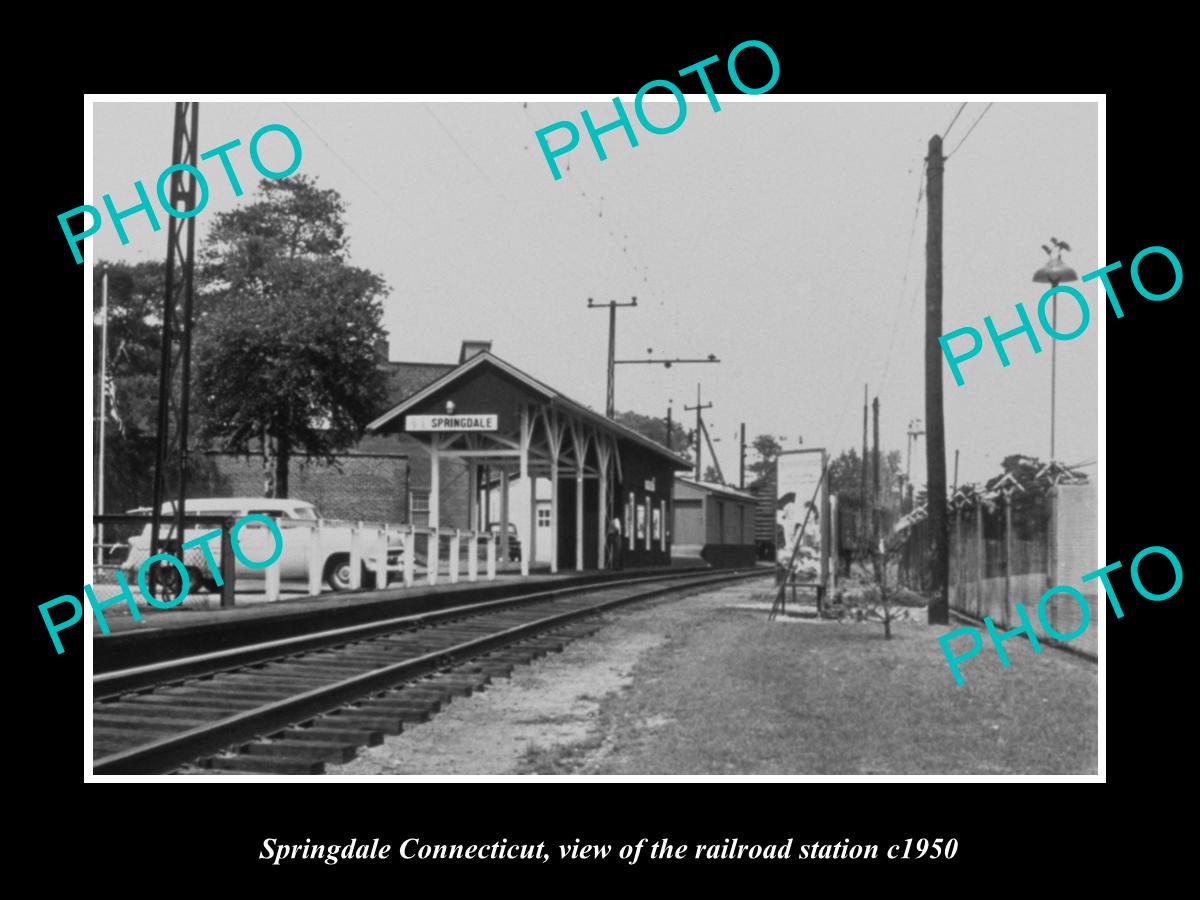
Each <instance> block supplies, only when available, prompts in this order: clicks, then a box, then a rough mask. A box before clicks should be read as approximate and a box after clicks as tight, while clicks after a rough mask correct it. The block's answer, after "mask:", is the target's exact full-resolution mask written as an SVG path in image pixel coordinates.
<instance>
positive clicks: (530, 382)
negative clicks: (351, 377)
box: [367, 350, 693, 469]
mask: <svg viewBox="0 0 1200 900" xmlns="http://www.w3.org/2000/svg"><path fill="white" fill-rule="evenodd" d="M481 367H491V368H493V369H496V370H497V371H499V372H502V373H504V374H505V375H507V376H509V377H510V378H512V379H513V380H515V381H516V382H517V383H518V384H520V385H521V386H522V387H524V388H525V389H526V390H528V391H529V392H530V393H532V394H534V395H535V396H537V397H540V398H541V399H542V400H544V401H545V402H546V403H549V404H551V405H552V406H554V407H556V408H557V409H559V410H562V411H563V412H565V413H567V414H569V415H573V416H575V417H576V418H578V419H581V420H583V421H585V422H587V423H588V424H590V425H593V426H595V427H596V428H598V429H600V430H601V431H603V432H607V433H608V434H610V435H612V436H613V437H614V438H617V439H620V440H625V441H629V442H630V443H633V444H637V445H639V446H641V447H643V448H645V449H647V450H650V451H651V452H653V453H655V454H657V455H658V456H660V457H663V458H665V459H667V460H669V461H670V462H671V464H672V465H673V466H674V467H675V468H677V469H680V468H687V469H690V468H692V465H693V464H692V461H691V460H690V459H688V458H687V457H685V456H680V455H679V454H677V453H675V452H674V451H672V450H668V449H667V448H666V447H664V446H663V445H662V444H660V443H658V442H657V441H653V440H651V439H650V438H648V437H646V436H645V435H643V434H641V433H639V432H637V431H634V430H633V429H632V428H628V427H626V426H625V425H622V424H620V423H619V422H615V421H613V420H612V419H610V418H608V417H607V416H604V415H601V414H600V413H598V412H596V411H595V410H594V409H592V408H591V407H590V406H585V405H584V404H582V403H579V402H578V401H575V400H572V399H571V398H570V397H568V396H566V395H565V394H563V393H562V392H561V391H557V390H555V389H554V388H552V387H550V386H549V385H548V384H546V383H545V382H543V381H539V380H538V379H536V378H534V377H533V376H532V375H529V374H527V373H525V372H523V371H521V370H520V369H518V368H517V367H516V366H514V365H512V364H511V363H508V362H505V361H504V360H502V359H501V358H500V357H498V356H496V355H495V354H493V353H492V352H490V351H488V350H481V351H479V352H477V353H476V354H475V355H474V356H472V357H471V358H470V359H467V360H466V361H465V362H462V363H460V364H459V365H457V366H452V367H449V370H448V371H446V372H445V373H444V374H442V375H441V377H435V378H434V380H432V381H430V382H428V383H426V384H425V386H424V387H422V388H420V389H418V390H417V391H416V392H415V393H412V394H410V395H409V396H408V397H406V398H404V399H403V400H401V401H399V402H398V403H396V405H395V406H393V407H392V408H391V409H390V410H388V411H387V412H385V413H384V414H383V415H381V416H379V417H378V418H377V419H375V420H374V421H373V422H371V423H370V424H368V425H367V430H368V431H379V430H382V429H383V428H384V427H385V426H387V425H389V424H390V423H394V422H395V421H396V420H397V419H398V418H399V417H400V416H403V415H404V414H405V413H407V412H409V411H410V410H412V409H413V408H414V407H418V406H419V405H420V404H421V403H423V402H424V401H426V400H428V399H429V398H430V397H432V396H433V395H435V394H437V393H438V392H440V391H443V390H445V389H447V388H450V387H452V386H453V385H454V384H455V383H456V382H458V381H460V380H461V379H463V378H465V377H466V376H467V375H470V374H472V373H474V372H475V371H476V370H477V369H479V368H481ZM432 368H433V367H432V366H430V367H426V368H425V372H423V373H422V374H425V373H426V372H428V373H429V374H433V373H432V372H430V370H431V369H432Z"/></svg>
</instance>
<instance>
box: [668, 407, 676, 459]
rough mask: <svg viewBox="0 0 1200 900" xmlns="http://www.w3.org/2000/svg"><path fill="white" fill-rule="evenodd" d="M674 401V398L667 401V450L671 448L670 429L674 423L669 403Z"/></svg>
mask: <svg viewBox="0 0 1200 900" xmlns="http://www.w3.org/2000/svg"><path fill="white" fill-rule="evenodd" d="M674 402H675V401H674V400H668V401H667V449H668V450H670V449H671V429H672V428H674V427H675V423H674V422H673V421H672V419H671V415H672V412H671V404H672V403H674Z"/></svg>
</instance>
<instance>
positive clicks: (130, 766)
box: [92, 571, 770, 775]
mask: <svg viewBox="0 0 1200 900" xmlns="http://www.w3.org/2000/svg"><path fill="white" fill-rule="evenodd" d="M767 574H770V573H769V572H760V571H751V572H743V571H738V572H733V573H722V574H721V575H717V576H712V575H708V576H705V577H701V578H694V577H693V578H688V579H686V580H683V581H681V579H680V578H679V577H676V578H674V579H673V581H674V582H675V583H672V584H669V585H664V586H659V587H655V588H653V589H651V590H648V591H639V592H637V593H635V594H633V595H631V596H628V597H618V598H615V599H611V600H602V601H600V602H598V603H595V604H592V605H589V606H587V607H584V608H582V609H576V610H569V611H566V612H561V613H556V614H554V615H550V616H543V617H541V618H538V619H535V620H533V621H531V622H527V623H522V624H520V625H516V626H513V627H510V628H506V629H503V630H500V631H497V632H494V633H492V634H489V635H484V636H482V637H479V638H474V639H471V640H467V641H463V642H461V643H459V644H455V645H453V646H451V647H449V648H446V649H443V650H438V651H436V652H432V653H426V654H423V655H421V656H416V657H412V658H410V659H406V660H402V661H400V662H397V663H393V664H391V665H387V666H383V667H382V668H378V669H374V670H372V671H369V672H365V673H362V674H359V675H354V676H351V677H349V678H345V679H343V680H341V681H338V682H336V683H334V684H330V685H325V686H322V687H318V688H314V689H312V690H309V691H305V692H304V693H301V694H297V695H295V696H292V697H287V698H284V699H282V700H276V701H274V702H270V703H266V704H264V705H262V706H260V707H257V708H254V709H250V710H246V711H243V712H240V713H237V714H235V715H232V716H229V717H226V718H224V719H219V720H217V721H215V722H212V723H208V724H204V725H198V726H196V727H193V728H190V729H188V730H186V731H183V732H180V733H179V734H173V735H168V736H166V737H163V738H160V739H158V740H155V741H152V742H150V743H147V744H143V745H141V746H138V747H133V748H130V749H128V750H123V751H120V752H118V753H113V754H111V755H109V756H106V757H103V758H101V759H99V760H96V761H95V763H94V764H93V766H92V771H93V773H94V774H96V775H120V774H148V773H155V772H160V773H161V772H165V771H169V770H170V769H172V768H175V767H177V766H180V765H183V764H185V763H187V762H189V761H191V760H194V759H196V758H197V757H200V756H204V755H206V754H211V753H217V752H219V751H221V750H222V749H224V748H226V747H228V746H230V745H231V744H237V743H239V742H243V741H247V740H251V739H254V738H256V737H259V736H263V735H269V734H271V733H273V732H277V731H280V730H282V729H284V728H287V727H289V726H292V725H295V724H297V723H302V722H305V721H307V720H308V719H311V718H313V717H315V716H319V715H321V714H324V713H328V712H331V711H333V710H336V709H338V708H340V707H343V706H345V705H347V704H349V703H353V702H355V701H357V700H361V699H363V698H364V697H368V696H370V695H371V694H374V693H377V692H379V691H383V690H387V689H389V688H392V687H395V686H397V685H399V684H402V683H404V682H407V681H411V680H413V679H416V678H420V677H422V676H425V675H429V674H431V673H434V672H437V671H438V670H439V669H443V668H445V667H447V666H449V665H453V664H457V663H461V662H464V661H465V660H468V659H472V658H474V657H477V656H480V655H482V654H485V653H488V652H490V651H492V650H495V649H498V648H499V647H502V646H505V645H508V644H512V643H514V642H517V641H520V640H523V639H526V638H529V637H532V636H534V635H536V634H539V633H541V632H544V631H547V630H550V629H553V628H556V627H559V626H562V625H566V624H568V623H570V622H573V621H575V620H577V619H581V618H584V617H587V616H592V615H596V614H597V613H600V612H605V611H607V610H609V609H614V608H616V607H619V606H624V605H626V604H629V603H634V602H637V601H641V600H647V599H651V598H653V597H658V596H662V595H665V594H670V593H674V592H676V591H680V590H687V589H689V588H695V587H706V586H708V585H712V584H721V583H723V582H727V581H734V580H741V579H745V578H752V577H756V576H763V575H767ZM634 583H637V582H636V581H635V582H634ZM625 584H628V582H625ZM615 586H620V583H613V584H601V585H592V586H591V589H592V590H593V591H595V590H598V589H606V588H611V587H615ZM546 593H557V592H546ZM509 602H511V600H510V601H509ZM530 602H533V601H530ZM471 609H477V607H472V608H471Z"/></svg>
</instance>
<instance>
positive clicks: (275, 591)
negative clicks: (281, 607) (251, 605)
mask: <svg viewBox="0 0 1200 900" xmlns="http://www.w3.org/2000/svg"><path fill="white" fill-rule="evenodd" d="M263 590H264V591H266V595H267V602H268V603H274V602H275V601H276V600H278V599H279V561H278V560H276V562H275V565H273V566H267V574H266V576H265V584H264V585H263Z"/></svg>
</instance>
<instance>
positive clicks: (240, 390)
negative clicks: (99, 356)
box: [196, 175, 388, 497]
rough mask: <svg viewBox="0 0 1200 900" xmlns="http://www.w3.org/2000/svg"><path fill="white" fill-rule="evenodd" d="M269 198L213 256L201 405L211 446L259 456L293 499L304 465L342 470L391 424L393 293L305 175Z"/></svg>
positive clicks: (202, 333)
mask: <svg viewBox="0 0 1200 900" xmlns="http://www.w3.org/2000/svg"><path fill="white" fill-rule="evenodd" d="M260 189H261V191H262V198H261V199H260V200H258V201H257V202H255V203H250V204H246V205H243V206H241V207H239V208H237V209H236V210H233V211H231V212H226V213H220V214H218V215H217V216H215V217H214V222H213V226H212V230H211V232H210V235H209V241H208V243H207V244H206V246H205V248H204V251H203V254H202V260H203V265H202V273H203V282H202V283H203V284H204V287H205V291H204V293H205V298H204V299H205V302H204V304H203V305H202V309H201V311H200V312H199V314H198V323H197V324H198V327H197V329H196V338H197V341H198V347H197V351H196V356H197V359H198V365H197V372H196V375H197V378H196V381H197V391H196V395H197V401H198V405H199V406H200V407H201V412H202V415H201V419H202V421H203V423H204V424H203V428H202V431H203V435H204V436H205V437H206V438H209V439H217V440H221V441H222V442H223V443H224V446H225V447H226V448H228V449H232V450H235V451H238V452H245V453H249V452H251V448H252V447H254V446H257V447H258V448H259V449H260V450H261V451H262V453H263V455H264V461H265V462H268V461H269V462H272V463H273V469H274V472H273V475H274V484H273V490H272V489H271V488H268V491H267V493H268V494H273V495H274V496H277V497H286V496H288V469H289V462H290V460H291V457H292V456H293V455H294V454H295V453H306V454H309V455H311V456H315V457H317V458H319V459H323V460H325V461H327V462H332V460H333V457H334V456H335V454H336V453H338V452H339V451H341V450H344V449H346V448H347V447H349V446H351V445H352V444H353V443H354V442H355V441H357V440H358V439H359V438H360V437H361V436H362V432H363V429H364V427H365V426H366V424H367V422H369V421H370V420H371V419H372V418H373V417H374V416H376V415H377V414H378V413H379V409H380V407H381V406H382V404H383V402H384V400H385V397H386V390H385V389H386V382H385V375H384V373H383V371H382V369H381V368H380V366H379V361H378V359H377V358H376V355H375V344H376V341H377V340H378V339H380V338H382V337H384V331H383V329H382V327H381V325H380V318H381V316H382V312H383V309H382V303H381V300H380V298H381V297H382V296H384V295H386V293H387V290H388V288H387V285H386V284H385V282H384V281H383V279H382V278H380V277H379V276H378V275H376V274H374V273H373V272H370V271H367V270H366V269H360V268H356V267H354V266H351V265H349V264H348V263H347V262H346V255H347V249H348V248H347V241H346V236H345V226H344V224H343V222H342V216H343V214H344V211H345V207H344V205H343V203H342V201H341V198H340V196H339V195H338V193H337V192H336V191H333V190H322V189H320V188H318V187H317V185H316V182H315V181H314V180H313V179H310V178H307V177H305V176H303V175H293V176H291V177H289V178H286V179H282V180H270V179H264V180H263V181H262V182H261V183H260Z"/></svg>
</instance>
